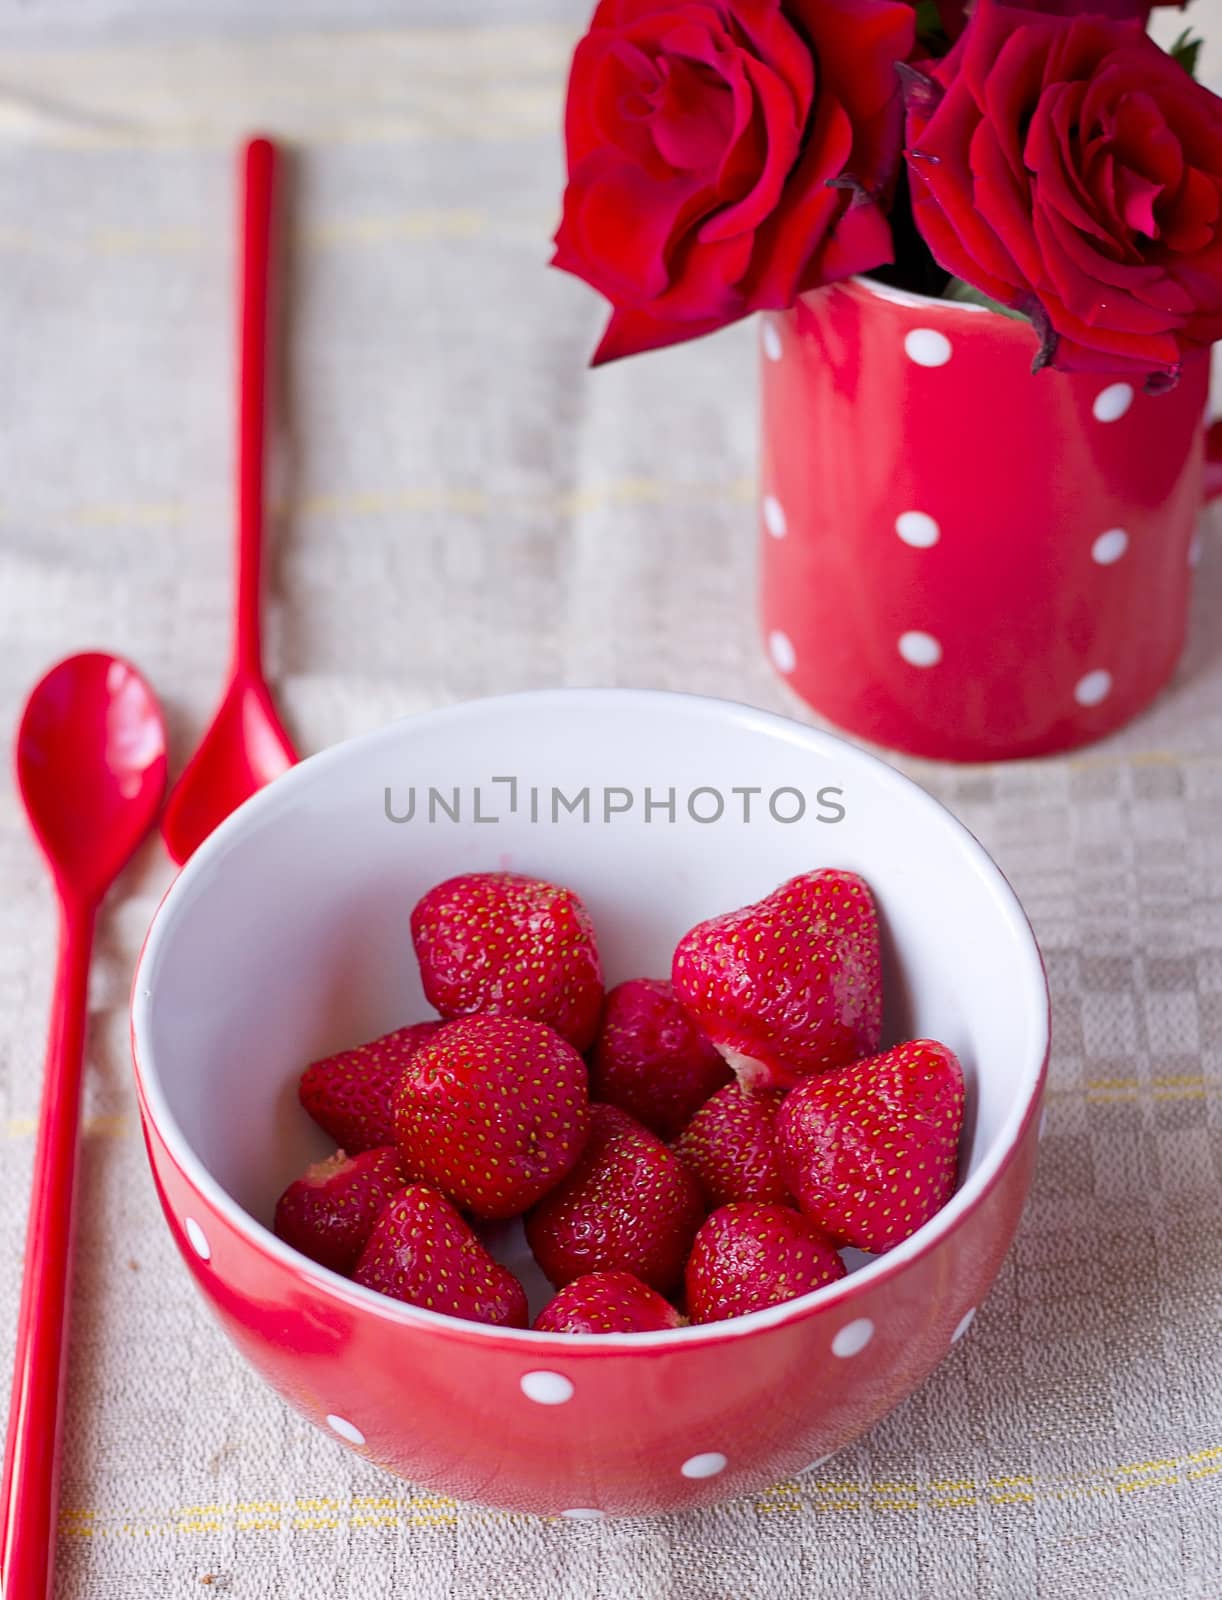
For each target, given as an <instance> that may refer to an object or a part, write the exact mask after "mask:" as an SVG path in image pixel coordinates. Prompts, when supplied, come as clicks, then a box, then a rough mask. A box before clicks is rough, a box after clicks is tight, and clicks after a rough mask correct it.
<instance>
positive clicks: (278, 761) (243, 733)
mask: <svg viewBox="0 0 1222 1600" xmlns="http://www.w3.org/2000/svg"><path fill="white" fill-rule="evenodd" d="M296 760H297V755H296V751H295V750H294V748H293V743H292V740H291V739H290V738H289V736H288V733H287V732H286V731H285V728H284V725H283V723H282V722H281V721H280V718H279V716H278V715H277V713H276V708H275V705H274V704H273V702H272V698H271V695H270V694H269V693H268V690H267V687H266V685H265V684H263V683H262V682H256V681H253V680H249V679H245V678H241V677H239V678H236V679H235V680H234V681H233V682H232V683H231V684H230V686H229V690H228V692H227V693H226V695H225V698H224V699H223V700H222V701H221V704H220V706H219V708H218V710H217V713H216V716H215V717H214V718H213V719H212V723H211V726H210V727H209V728H208V731H207V733H205V735H204V737H203V739H202V740H201V741H200V745H199V748H198V749H197V750H196V752H195V754H194V755H193V756H192V758H191V760H190V762H189V763H188V765H187V767H186V769H185V770H184V772H183V774H182V777H181V778H180V779H179V780H178V782H177V783H176V784H175V786H174V789H173V790H172V792H171V794H170V798H169V800H168V801H167V803H166V808H165V812H164V815H163V816H162V819H161V832H162V837H163V838H164V839H165V843H166V848H167V849H168V850H169V852H170V854H171V856H173V858H174V860H175V861H178V862H183V861H186V860H187V858H188V857H189V856H191V855H192V854H193V853H194V851H195V849H196V847H197V846H198V845H200V844H202V843H203V841H204V840H205V839H206V838H207V837H208V835H209V834H210V833H211V832H212V830H213V829H214V828H215V827H216V825H217V824H218V823H219V822H223V821H224V819H225V818H226V817H227V816H228V815H229V813H230V812H231V811H234V810H236V809H237V807H238V806H240V805H241V804H242V802H243V801H244V800H247V799H249V798H250V796H251V795H252V794H254V793H255V791H256V790H257V789H261V788H262V787H263V786H264V784H268V783H270V782H271V781H272V779H273V778H278V777H279V776H280V774H281V773H282V772H287V771H288V769H289V768H290V767H291V766H293V765H294V764H295V763H296Z"/></svg>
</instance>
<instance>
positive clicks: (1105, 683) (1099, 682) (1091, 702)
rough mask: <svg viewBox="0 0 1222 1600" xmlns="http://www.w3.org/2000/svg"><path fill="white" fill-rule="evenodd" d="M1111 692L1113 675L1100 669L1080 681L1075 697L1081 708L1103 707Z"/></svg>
mask: <svg viewBox="0 0 1222 1600" xmlns="http://www.w3.org/2000/svg"><path fill="white" fill-rule="evenodd" d="M1111 692H1112V675H1111V673H1110V672H1105V671H1104V669H1103V668H1102V667H1099V668H1097V669H1096V670H1095V671H1094V672H1088V673H1087V674H1086V676H1085V677H1084V678H1079V679H1078V682H1077V685H1076V687H1075V689H1074V692H1073V697H1074V699H1075V700H1076V701H1077V702H1078V704H1079V705H1080V706H1097V705H1101V704H1102V703H1103V701H1105V700H1106V699H1107V697H1108V695H1109V694H1111Z"/></svg>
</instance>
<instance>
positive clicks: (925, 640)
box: [899, 632, 942, 667]
mask: <svg viewBox="0 0 1222 1600" xmlns="http://www.w3.org/2000/svg"><path fill="white" fill-rule="evenodd" d="M899 653H900V655H901V656H903V658H904V660H905V661H906V662H907V663H908V665H909V666H910V667H936V666H937V664H938V662H939V661H941V659H942V646H941V645H940V644H939V643H938V641H937V640H936V639H935V638H934V636H933V634H932V633H919V632H913V633H902V634H900V639H899Z"/></svg>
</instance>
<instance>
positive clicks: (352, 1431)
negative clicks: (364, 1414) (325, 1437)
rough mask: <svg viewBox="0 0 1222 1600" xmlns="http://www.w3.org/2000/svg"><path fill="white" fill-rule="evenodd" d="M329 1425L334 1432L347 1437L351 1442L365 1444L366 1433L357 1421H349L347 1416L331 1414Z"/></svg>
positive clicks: (344, 1437)
mask: <svg viewBox="0 0 1222 1600" xmlns="http://www.w3.org/2000/svg"><path fill="white" fill-rule="evenodd" d="M327 1426H328V1428H330V1430H331V1432H332V1433H338V1434H339V1436H340V1438H341V1439H347V1441H348V1443H349V1444H364V1443H365V1435H364V1434H363V1433H362V1432H361V1430H360V1429H359V1428H358V1427H357V1425H356V1423H355V1422H349V1421H348V1419H347V1417H336V1416H329V1417H328V1418H327Z"/></svg>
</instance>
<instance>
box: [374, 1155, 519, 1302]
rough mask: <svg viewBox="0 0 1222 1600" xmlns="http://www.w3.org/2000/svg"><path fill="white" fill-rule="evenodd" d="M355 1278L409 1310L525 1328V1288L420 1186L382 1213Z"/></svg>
mask: <svg viewBox="0 0 1222 1600" xmlns="http://www.w3.org/2000/svg"><path fill="white" fill-rule="evenodd" d="M353 1277H354V1278H355V1279H356V1281H357V1283H363V1284H364V1285H365V1287H366V1288H367V1289H377V1290H378V1291H379V1293H381V1294H388V1295H389V1296H390V1297H391V1299H392V1300H403V1301H405V1302H406V1303H407V1304H408V1305H410V1306H424V1307H426V1308H427V1309H428V1310H429V1311H444V1312H445V1313H446V1315H447V1316H451V1317H464V1318H466V1320H467V1321H468V1322H493V1323H496V1324H498V1325H499V1326H500V1327H503V1328H524V1327H526V1325H527V1321H528V1314H527V1309H526V1291H525V1289H523V1287H522V1285H521V1284H520V1283H519V1282H518V1280H517V1279H516V1278H515V1277H514V1275H513V1273H512V1272H510V1270H509V1268H508V1267H502V1266H501V1265H500V1264H499V1263H498V1262H496V1261H494V1260H493V1259H492V1257H491V1256H490V1255H489V1254H488V1252H487V1251H486V1250H485V1249H484V1247H483V1245H482V1244H481V1243H480V1242H479V1240H478V1239H477V1238H476V1237H475V1234H474V1233H473V1232H472V1231H471V1228H470V1226H469V1225H468V1223H466V1222H465V1221H464V1220H463V1218H462V1217H460V1216H459V1214H458V1212H457V1211H455V1209H454V1207H453V1206H452V1205H451V1204H450V1202H449V1201H448V1200H447V1199H445V1197H444V1196H443V1195H440V1194H438V1193H437V1191H436V1189H430V1188H428V1187H427V1186H426V1185H425V1184H422V1183H413V1184H409V1185H408V1187H407V1188H406V1189H400V1190H399V1192H398V1194H396V1195H395V1197H394V1199H393V1200H392V1201H391V1203H390V1204H389V1205H388V1206H387V1207H386V1209H385V1210H384V1211H383V1212H382V1215H381V1216H380V1217H379V1218H378V1221H377V1226H376V1227H375V1228H374V1230H373V1233H372V1234H371V1235H370V1238H369V1243H368V1244H367V1245H366V1246H365V1248H364V1250H363V1251H362V1253H361V1259H360V1260H359V1261H358V1262H357V1264H356V1271H355V1272H354V1273H353Z"/></svg>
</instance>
